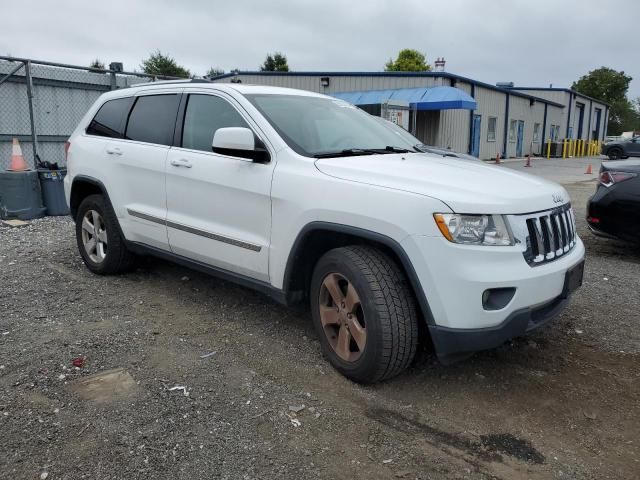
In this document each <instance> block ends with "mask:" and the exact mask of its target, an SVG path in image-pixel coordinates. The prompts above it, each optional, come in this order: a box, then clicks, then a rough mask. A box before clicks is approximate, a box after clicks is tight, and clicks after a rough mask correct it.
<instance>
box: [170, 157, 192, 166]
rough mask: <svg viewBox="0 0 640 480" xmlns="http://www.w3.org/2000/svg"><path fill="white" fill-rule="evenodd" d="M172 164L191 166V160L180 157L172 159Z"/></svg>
mask: <svg viewBox="0 0 640 480" xmlns="http://www.w3.org/2000/svg"><path fill="white" fill-rule="evenodd" d="M171 165H173V166H174V167H183V168H191V167H192V166H193V165H191V162H190V161H189V160H187V159H185V158H180V159H177V160H171Z"/></svg>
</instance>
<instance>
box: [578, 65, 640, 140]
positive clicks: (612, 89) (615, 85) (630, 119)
mask: <svg viewBox="0 0 640 480" xmlns="http://www.w3.org/2000/svg"><path fill="white" fill-rule="evenodd" d="M631 80H632V78H631V77H630V76H629V75H626V74H625V73H624V72H622V71H620V72H618V71H617V70H614V69H612V68H607V67H600V68H597V69H595V70H592V71H590V72H589V73H587V74H586V75H583V76H582V77H580V79H579V80H578V81H577V82H573V85H572V86H571V88H572V89H574V90H575V91H576V92H578V93H582V94H584V95H588V96H590V97H593V98H597V99H598V100H602V101H604V102H606V103H608V104H609V121H608V122H607V134H608V135H620V134H621V133H622V132H624V131H627V130H633V129H634V128H637V126H638V121H639V120H640V116H639V115H638V111H637V109H636V108H634V106H633V105H632V103H631V102H630V101H629V99H628V98H627V92H628V90H629V83H630V82H631Z"/></svg>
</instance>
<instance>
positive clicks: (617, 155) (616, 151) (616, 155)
mask: <svg viewBox="0 0 640 480" xmlns="http://www.w3.org/2000/svg"><path fill="white" fill-rule="evenodd" d="M608 156H609V159H610V160H619V159H621V158H623V155H622V150H621V149H620V148H612V149H611V150H609V153H608Z"/></svg>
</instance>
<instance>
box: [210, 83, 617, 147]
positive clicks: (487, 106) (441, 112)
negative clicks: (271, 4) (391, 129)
mask: <svg viewBox="0 0 640 480" xmlns="http://www.w3.org/2000/svg"><path fill="white" fill-rule="evenodd" d="M213 81H215V82H229V81H231V82H242V83H248V84H258V85H273V86H279V87H289V88H298V89H302V90H309V91H312V92H318V93H323V94H326V95H332V96H335V97H338V98H342V99H344V100H346V101H350V102H351V103H354V104H355V105H358V106H360V107H362V108H363V109H365V110H367V111H369V112H370V113H373V114H377V115H381V114H383V112H384V108H385V107H386V106H392V107H394V108H395V107H398V106H401V105H402V106H405V108H406V109H407V114H406V115H407V116H408V120H409V121H408V122H407V123H406V124H405V125H404V126H405V128H407V127H408V130H409V131H411V132H412V133H413V134H414V135H415V136H416V137H418V138H419V139H420V140H421V141H422V142H424V143H426V144H429V145H436V146H441V147H446V148H450V149H452V150H455V151H458V152H468V153H471V154H472V155H475V156H477V157H480V158H482V159H489V158H495V157H496V155H497V154H500V155H501V156H502V157H520V156H524V155H529V154H532V155H540V154H544V153H545V147H544V145H545V144H546V142H547V141H548V140H549V139H551V140H552V141H558V140H562V139H565V138H567V139H583V140H604V136H605V132H606V119H607V115H608V106H607V105H606V104H605V103H603V102H600V101H598V100H595V99H592V98H589V97H586V96H584V95H581V94H579V93H577V92H575V91H573V90H569V89H561V88H532V87H523V88H519V87H515V86H513V85H512V84H508V85H505V84H500V86H496V85H491V84H488V83H484V82H480V81H477V80H472V79H470V78H466V77H462V76H459V75H455V74H452V73H449V72H234V73H230V74H225V75H221V76H218V77H216V78H214V79H213ZM443 87H446V88H443ZM431 97H434V98H431ZM383 116H384V115H383ZM394 120H397V117H395V118H394Z"/></svg>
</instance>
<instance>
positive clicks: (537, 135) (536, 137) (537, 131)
mask: <svg viewBox="0 0 640 480" xmlns="http://www.w3.org/2000/svg"><path fill="white" fill-rule="evenodd" d="M533 143H540V124H539V123H534V124H533Z"/></svg>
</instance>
